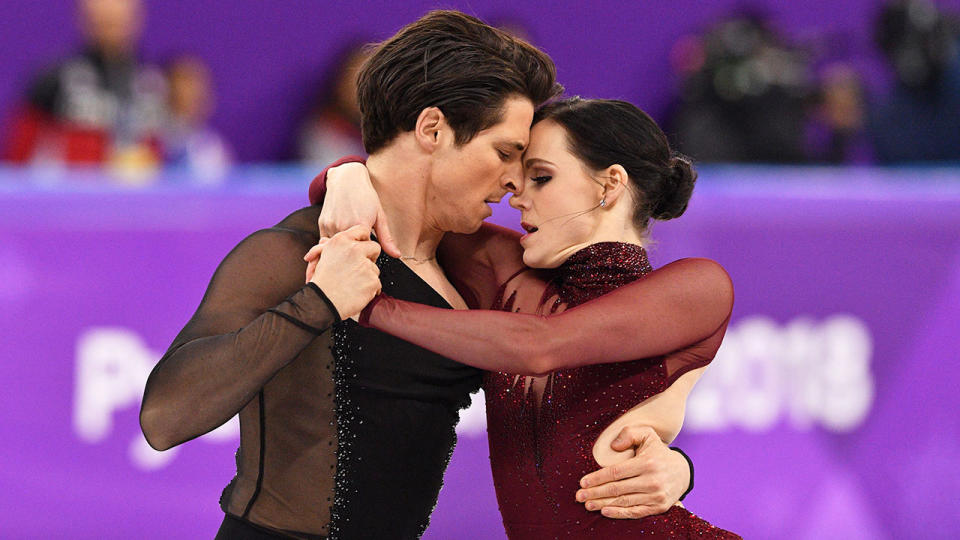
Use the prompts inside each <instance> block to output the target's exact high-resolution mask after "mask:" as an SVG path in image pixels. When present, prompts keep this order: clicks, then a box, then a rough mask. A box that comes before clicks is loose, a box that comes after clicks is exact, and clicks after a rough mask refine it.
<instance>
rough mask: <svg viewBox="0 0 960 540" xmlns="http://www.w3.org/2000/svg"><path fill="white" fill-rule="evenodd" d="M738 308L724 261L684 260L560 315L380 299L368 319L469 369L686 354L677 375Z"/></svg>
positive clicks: (715, 343)
mask: <svg viewBox="0 0 960 540" xmlns="http://www.w3.org/2000/svg"><path fill="white" fill-rule="evenodd" d="M732 307H733V286H732V284H731V283H730V278H729V276H728V275H727V273H726V272H725V271H724V270H723V268H722V267H721V266H720V265H719V264H717V263H715V262H713V261H710V260H707V259H683V260H680V261H676V262H674V263H671V264H669V265H667V266H664V267H663V268H660V269H658V270H656V271H654V272H651V273H650V274H648V275H647V276H645V277H643V278H641V279H639V280H637V281H635V282H633V283H630V284H629V285H625V286H623V287H620V288H619V289H617V290H615V291H613V292H610V293H608V294H606V295H604V296H601V297H600V298H596V299H594V300H591V301H589V302H586V303H585V304H581V305H579V306H577V307H575V308H571V309H569V310H567V311H565V312H563V313H560V314H557V315H552V316H538V315H528V314H521V313H506V312H500V311H484V310H474V311H458V312H451V311H450V310H444V309H438V308H431V307H428V306H423V305H420V304H414V303H411V302H404V301H401V300H396V299H394V298H390V297H386V296H379V297H377V298H375V299H374V301H373V302H371V304H370V305H369V306H367V308H366V309H365V310H364V311H363V313H362V315H361V318H360V322H361V324H364V325H367V326H370V327H373V328H377V329H378V330H382V331H384V332H387V333H389V334H392V335H395V336H397V337H399V338H402V339H405V340H407V341H409V342H411V343H414V344H416V345H419V346H421V347H424V348H426V349H430V350H432V351H434V352H436V353H438V354H441V355H443V356H446V357H448V358H452V359H454V360H457V361H459V362H462V363H464V364H468V365H471V366H475V367H478V368H481V369H485V370H490V371H503V372H507V373H517V374H530V375H542V374H546V373H549V372H551V371H555V370H558V369H565V368H571V367H577V366H584V365H590V364H600V363H608V362H624V361H629V360H636V359H639V358H647V357H651V356H660V355H665V354H668V353H671V352H675V351H679V352H677V353H676V354H675V355H673V356H677V355H682V356H683V357H682V358H676V359H675V360H676V362H675V364H676V365H678V366H681V368H680V369H679V370H673V371H672V372H671V373H670V377H671V379H673V378H675V377H676V376H679V375H680V374H682V373H683V372H685V371H686V370H689V369H692V368H693V367H699V366H700V365H706V363H708V362H709V361H710V359H712V358H713V354H714V353H715V352H716V350H717V348H719V346H720V341H721V340H722V338H723V332H724V331H725V329H726V323H727V321H728V320H729V317H730V312H731V309H732ZM691 345H697V346H696V347H691ZM681 349H686V350H684V351H681ZM668 369H669V368H668Z"/></svg>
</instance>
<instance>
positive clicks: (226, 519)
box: [214, 514, 323, 540]
mask: <svg viewBox="0 0 960 540" xmlns="http://www.w3.org/2000/svg"><path fill="white" fill-rule="evenodd" d="M309 537H310V538H314V539H318V540H322V539H323V537H322V536H315V535H309ZM278 538H293V537H292V536H287V535H285V534H280V533H278V532H275V531H271V530H269V529H265V528H263V527H259V526H257V525H254V524H253V523H250V522H249V521H246V520H243V519H240V518H238V517H235V516H231V515H230V514H226V515H224V516H223V523H221V524H220V530H219V531H217V537H216V538H215V539H214V540H277V539H278Z"/></svg>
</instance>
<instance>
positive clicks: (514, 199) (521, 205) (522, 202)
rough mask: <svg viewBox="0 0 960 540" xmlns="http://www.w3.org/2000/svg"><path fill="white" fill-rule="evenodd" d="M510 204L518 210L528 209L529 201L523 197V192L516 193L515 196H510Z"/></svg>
mask: <svg viewBox="0 0 960 540" xmlns="http://www.w3.org/2000/svg"><path fill="white" fill-rule="evenodd" d="M508 202H509V203H510V206H512V207H514V208H516V209H517V210H526V209H527V199H525V198H524V197H523V193H522V192H520V193H517V192H514V193H513V195H511V196H510V200H509V201H508Z"/></svg>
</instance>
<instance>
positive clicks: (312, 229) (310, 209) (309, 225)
mask: <svg viewBox="0 0 960 540" xmlns="http://www.w3.org/2000/svg"><path fill="white" fill-rule="evenodd" d="M319 217H320V205H312V206H305V207H303V208H301V209H299V210H296V211H295V212H293V213H291V214H290V215H288V216H287V217H285V218H283V219H282V220H280V222H279V223H277V224H276V225H274V226H273V227H269V228H267V229H261V230H259V231H257V232H256V233H254V234H266V235H270V236H275V237H287V238H289V239H290V240H296V241H299V242H305V243H306V244H308V245H310V246H313V245H314V244H316V243H317V242H318V241H319V240H320V235H319V228H318V227H317V219H318V218H319Z"/></svg>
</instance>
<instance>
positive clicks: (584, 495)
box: [577, 491, 587, 502]
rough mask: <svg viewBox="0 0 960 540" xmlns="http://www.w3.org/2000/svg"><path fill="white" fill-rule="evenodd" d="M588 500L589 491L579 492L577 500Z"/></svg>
mask: <svg viewBox="0 0 960 540" xmlns="http://www.w3.org/2000/svg"><path fill="white" fill-rule="evenodd" d="M585 500H587V493H586V492H585V491H578V492H577V502H583V501H585Z"/></svg>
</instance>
